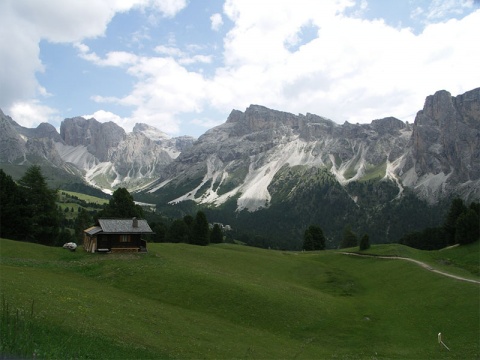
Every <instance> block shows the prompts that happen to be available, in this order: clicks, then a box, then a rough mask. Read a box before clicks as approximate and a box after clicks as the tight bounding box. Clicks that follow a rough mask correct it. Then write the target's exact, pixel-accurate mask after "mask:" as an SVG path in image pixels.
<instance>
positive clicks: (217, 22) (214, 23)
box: [210, 13, 223, 31]
mask: <svg viewBox="0 0 480 360" xmlns="http://www.w3.org/2000/svg"><path fill="white" fill-rule="evenodd" d="M210 21H211V27H212V30H214V31H218V30H220V28H221V27H222V25H223V18H222V14H219V13H216V14H213V15H212V16H210Z"/></svg>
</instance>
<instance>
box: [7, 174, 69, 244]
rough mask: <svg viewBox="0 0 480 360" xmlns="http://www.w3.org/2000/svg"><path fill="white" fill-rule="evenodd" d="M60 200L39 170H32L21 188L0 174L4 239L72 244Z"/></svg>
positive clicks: (19, 184)
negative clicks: (64, 227) (65, 228)
mask: <svg viewBox="0 0 480 360" xmlns="http://www.w3.org/2000/svg"><path fill="white" fill-rule="evenodd" d="M56 200H57V191H56V190H53V189H50V188H48V186H47V183H46V180H45V177H44V176H43V174H42V172H41V169H40V167H39V166H32V167H30V168H28V170H27V171H26V173H25V175H24V176H23V177H22V178H21V179H20V180H19V181H18V184H16V183H15V182H14V181H13V179H12V178H11V177H10V176H8V175H6V174H5V173H4V172H3V170H0V236H1V237H5V238H9V239H13V240H22V241H30V242H36V243H40V244H44V245H59V244H61V243H63V242H67V241H70V240H71V238H70V234H69V233H68V231H65V230H63V229H62V228H61V224H62V219H63V216H64V215H63V213H62V212H61V211H59V210H58V207H57V204H56Z"/></svg>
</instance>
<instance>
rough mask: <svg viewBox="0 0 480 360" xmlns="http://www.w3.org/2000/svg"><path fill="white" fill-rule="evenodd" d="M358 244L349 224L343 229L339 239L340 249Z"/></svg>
mask: <svg viewBox="0 0 480 360" xmlns="http://www.w3.org/2000/svg"><path fill="white" fill-rule="evenodd" d="M354 246H358V239H357V235H356V234H355V233H354V232H353V231H352V229H351V228H350V226H347V227H345V229H344V230H343V238H342V240H341V241H340V249H343V248H350V247H354Z"/></svg>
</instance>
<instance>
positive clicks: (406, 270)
mask: <svg viewBox="0 0 480 360" xmlns="http://www.w3.org/2000/svg"><path fill="white" fill-rule="evenodd" d="M472 249H476V250H477V254H476V255H477V259H478V256H479V253H478V246H477V247H472V248H470V249H467V250H468V251H467V254H465V248H462V247H459V248H455V249H449V250H444V251H449V253H448V258H450V259H452V262H453V261H457V262H460V263H461V262H462V261H461V260H456V259H457V258H458V259H462V258H464V257H465V256H466V255H468V254H469V253H470V252H471V251H472ZM371 250H372V251H374V252H375V251H376V252H379V253H381V252H384V253H385V252H388V251H390V252H391V251H403V252H407V250H408V249H401V248H400V250H399V249H397V250H394V249H393V248H390V249H388V248H383V249H382V248H381V247H374V248H372V249H371ZM414 253H415V251H414ZM0 255H1V264H0V284H1V293H2V323H1V324H0V325H1V327H0V329H1V330H2V333H1V334H0V338H1V339H2V344H1V351H2V353H4V354H5V353H14V354H15V355H17V356H22V357H33V356H34V354H35V357H36V358H55V359H58V358H62V359H68V358H76V359H87V358H88V359H107V358H111V359H117V358H122V359H128V358H138V359H143V358H145V359H146V358H155V359H160V358H165V359H168V358H195V359H197V358H216V359H218V358H221V359H231V358H235V359H237V358H251V359H266V358H267V359H478V358H479V356H480V349H479V336H480V317H479V316H480V314H479V312H480V306H479V305H480V304H479V291H480V286H478V285H477V284H471V283H465V282H461V281H457V280H453V279H449V278H446V277H443V276H441V275H438V274H435V273H432V272H429V271H427V270H425V269H422V268H421V267H419V266H417V265H415V264H413V263H409V262H405V261H392V260H381V259H375V258H359V257H352V256H345V255H342V254H339V253H337V252H335V251H322V252H314V253H296V252H281V251H273V250H262V249H256V248H251V247H245V246H240V245H226V244H221V245H215V246H212V245H211V246H208V247H197V246H192V245H185V244H149V253H148V254H142V255H140V254H122V255H115V254H106V255H105V254H103V255H101V254H98V255H97V254H87V253H85V252H83V251H82V250H81V249H78V250H77V252H69V251H67V250H64V249H61V248H51V247H44V246H40V245H34V244H27V243H20V242H14V241H10V240H0ZM414 255H415V254H414ZM421 256H425V257H427V255H421ZM429 256H431V257H432V258H433V257H434V255H433V253H432V254H430V255H429ZM442 256H443V255H442ZM469 262H470V261H467V263H469ZM477 266H478V265H477ZM457 267H458V268H460V269H461V268H462V265H459V266H455V268H457ZM465 271H466V270H465ZM471 276H475V275H471ZM14 328H17V329H18V331H15V330H12V329H14ZM439 332H442V334H443V339H444V341H445V343H446V344H447V345H448V346H449V347H450V349H451V351H447V350H446V349H442V348H440V346H439V344H438V342H437V334H438V333H439ZM25 334H27V336H25Z"/></svg>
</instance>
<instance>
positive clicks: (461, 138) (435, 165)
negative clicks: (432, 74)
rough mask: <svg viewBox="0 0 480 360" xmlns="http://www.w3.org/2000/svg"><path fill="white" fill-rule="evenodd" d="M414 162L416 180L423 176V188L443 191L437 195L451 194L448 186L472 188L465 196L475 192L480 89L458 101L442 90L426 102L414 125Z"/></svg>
mask: <svg viewBox="0 0 480 360" xmlns="http://www.w3.org/2000/svg"><path fill="white" fill-rule="evenodd" d="M412 159H414V161H413V162H414V165H413V168H414V169H415V174H416V176H415V178H413V180H414V181H415V182H418V180H417V179H418V177H422V176H423V177H424V178H425V179H423V182H422V186H424V187H425V188H428V189H429V191H431V189H432V187H435V186H434V185H435V184H439V185H437V187H438V186H442V187H443V188H442V189H440V188H439V189H438V190H439V191H437V193H441V192H443V191H445V192H449V191H450V190H449V189H448V184H452V186H455V185H454V184H458V183H464V184H470V185H469V186H465V189H464V192H465V193H471V191H472V189H475V187H476V186H477V185H475V184H478V183H479V179H480V88H477V89H474V90H472V91H469V92H467V93H465V94H463V95H459V96H457V97H453V96H451V94H450V93H449V92H447V91H445V90H442V91H438V92H436V93H435V94H434V95H431V96H428V97H427V98H426V100H425V105H424V107H423V110H421V111H419V112H418V113H417V116H416V118H415V122H414V124H413V134H412ZM409 180H412V178H411V177H410V178H407V179H405V182H406V183H407V184H408V183H409ZM440 190H441V191H440ZM456 190H457V191H460V189H459V188H458V186H457V189H456Z"/></svg>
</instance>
